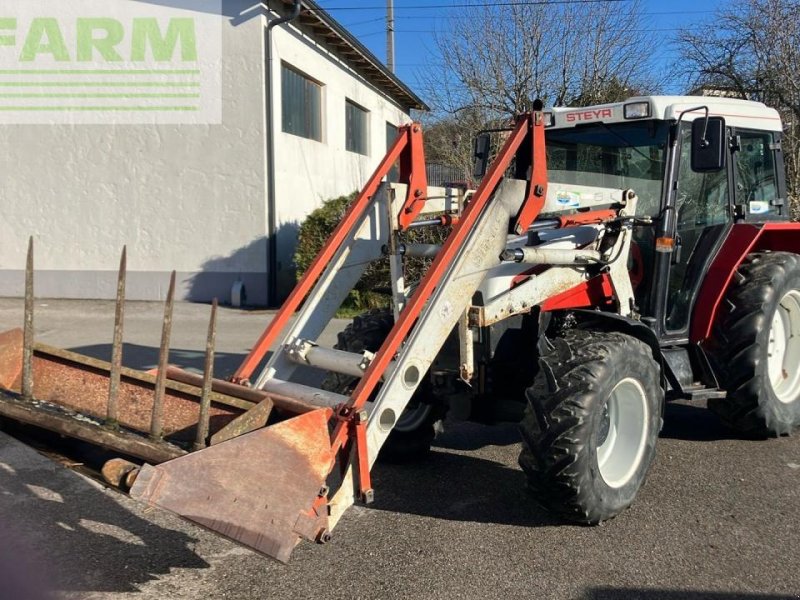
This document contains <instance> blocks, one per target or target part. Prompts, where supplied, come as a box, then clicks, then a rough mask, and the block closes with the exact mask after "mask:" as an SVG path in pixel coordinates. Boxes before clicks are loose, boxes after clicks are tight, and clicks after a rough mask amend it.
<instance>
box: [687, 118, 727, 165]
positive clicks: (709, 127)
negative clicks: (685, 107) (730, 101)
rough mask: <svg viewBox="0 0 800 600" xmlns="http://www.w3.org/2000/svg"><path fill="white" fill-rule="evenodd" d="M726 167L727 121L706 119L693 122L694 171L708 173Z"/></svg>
mask: <svg viewBox="0 0 800 600" xmlns="http://www.w3.org/2000/svg"><path fill="white" fill-rule="evenodd" d="M723 167H725V119H723V118H722V117H706V118H705V119H695V120H694V121H693V122H692V171H696V172H698V173H707V172H710V171H719V170H720V169H722V168H723Z"/></svg>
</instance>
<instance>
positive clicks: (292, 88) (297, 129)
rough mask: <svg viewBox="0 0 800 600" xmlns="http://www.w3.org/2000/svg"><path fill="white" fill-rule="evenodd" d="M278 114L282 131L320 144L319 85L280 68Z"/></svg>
mask: <svg viewBox="0 0 800 600" xmlns="http://www.w3.org/2000/svg"><path fill="white" fill-rule="evenodd" d="M281 113H282V116H283V131H285V132H286V133H291V134H294V135H299V136H300V137H304V138H308V139H310V140H317V141H318V142H321V141H322V85H321V84H320V83H318V82H316V81H314V80H313V79H310V78H308V77H306V76H305V75H303V74H302V73H300V72H299V71H296V70H295V69H293V68H292V67H290V66H289V65H287V64H285V63H283V64H282V65H281Z"/></svg>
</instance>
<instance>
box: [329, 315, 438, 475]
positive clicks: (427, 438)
mask: <svg viewBox="0 0 800 600" xmlns="http://www.w3.org/2000/svg"><path fill="white" fill-rule="evenodd" d="M393 325H394V317H393V315H392V313H391V311H389V310H387V309H382V308H376V309H372V310H370V311H368V312H366V313H364V314H362V315H359V316H357V317H356V318H355V319H353V322H352V323H351V324H350V325H348V326H347V327H346V328H345V330H344V331H342V332H340V333H339V336H338V342H337V343H336V345H335V346H334V348H336V349H338V350H346V351H348V352H355V353H361V352H364V351H365V350H366V351H369V352H376V351H377V350H378V349H379V348H380V347H381V344H382V343H383V340H385V339H386V336H387V335H389V332H390V331H391V330H392V326H393ZM357 383H358V379H357V378H355V377H352V376H350V375H342V374H340V373H329V374H328V376H327V377H326V378H325V381H323V383H322V387H323V389H326V390H329V391H332V392H336V393H339V394H346V395H349V394H350V393H351V392H352V391H353V389H354V388H355V386H356V384H357ZM426 400H427V401H428V402H426ZM430 400H431V394H430V391H429V390H428V389H427V385H426V383H422V384H420V387H419V388H418V389H417V391H416V393H415V394H414V396H413V397H412V398H411V401H410V402H409V403H408V405H407V406H406V409H405V410H404V411H403V413H402V414H401V415H400V418H399V419H397V423H395V425H394V427H393V428H392V432H391V433H390V434H389V437H388V438H387V439H386V441H385V442H384V444H383V447H382V448H381V451H380V454H379V455H378V456H379V458H380V459H381V460H383V461H385V462H395V463H402V462H409V461H414V460H419V459H422V458H424V457H425V456H427V454H428V453H429V452H430V449H431V443H432V442H433V440H434V438H435V437H436V434H437V433H438V432H439V431H440V430H441V427H442V426H441V421H442V418H443V416H444V411H443V410H442V406H441V405H440V404H436V403H430Z"/></svg>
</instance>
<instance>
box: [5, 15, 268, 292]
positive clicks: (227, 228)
mask: <svg viewBox="0 0 800 600" xmlns="http://www.w3.org/2000/svg"><path fill="white" fill-rule="evenodd" d="M113 1H114V2H127V1H128V0H113ZM251 4H252V3H251V2H248V1H246V0H233V1H228V0H226V1H225V3H224V7H225V12H226V13H227V15H234V14H238V13H239V11H240V10H243V9H244V8H246V7H248V6H250V5H251ZM227 15H226V16H220V17H219V18H220V19H221V20H222V44H223V45H222V56H223V65H222V67H223V68H222V95H223V106H222V109H223V113H222V120H223V122H222V124H221V125H208V126H205V125H152V124H150V125H127V126H121V125H72V126H63V125H60V126H59V125H16V126H4V127H3V135H2V136H0V157H2V171H3V176H2V190H1V191H0V198H1V200H0V201H1V202H2V210H1V211H0V295H4V296H16V295H20V294H21V293H22V289H23V276H22V271H21V269H23V268H24V264H25V249H26V246H27V238H28V236H29V235H33V236H34V238H35V244H36V270H37V278H36V293H37V295H38V296H40V297H67V298H86V297H91V298H103V297H113V295H114V293H115V292H114V289H115V278H116V268H117V265H118V261H119V253H120V250H121V248H122V246H123V245H124V244H127V246H128V268H129V274H128V297H129V298H131V299H158V298H163V297H164V293H165V289H166V286H167V282H168V277H169V272H170V271H171V270H173V269H175V270H177V271H178V274H179V278H178V279H179V293H180V295H181V296H182V297H184V298H190V299H195V298H196V299H206V298H207V297H208V296H209V295H210V294H211V293H215V294H220V293H225V294H227V291H225V290H230V286H231V284H232V282H233V281H234V280H235V279H236V278H237V277H238V276H240V275H241V276H242V277H243V278H244V279H245V280H247V281H248V284H249V285H248V287H250V288H251V289H252V290H253V292H254V295H256V296H261V297H263V296H264V294H265V292H266V290H265V288H266V284H265V282H264V278H263V273H264V270H265V268H266V267H265V265H266V244H265V242H264V239H263V236H264V231H265V222H266V215H265V210H264V181H265V167H264V156H265V154H264V104H263V102H264V98H263V94H261V93H259V89H260V86H261V85H263V81H264V65H263V59H262V46H263V35H262V31H263V21H262V17H261V16H260V15H258V14H255V16H254V18H250V19H243V20H242V21H241V22H239V23H237V24H236V25H233V24H232V23H231V20H230V17H228V16H227Z"/></svg>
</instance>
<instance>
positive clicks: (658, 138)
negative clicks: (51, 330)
mask: <svg viewBox="0 0 800 600" xmlns="http://www.w3.org/2000/svg"><path fill="white" fill-rule="evenodd" d="M781 134H782V126H781V119H780V116H779V114H778V113H777V111H775V110H773V109H770V108H767V107H766V106H764V105H763V104H760V103H757V102H750V101H744V100H736V99H729V98H718V97H713V98H712V97H677V96H676V97H671V96H648V97H635V98H630V99H628V100H626V101H624V102H617V103H613V104H604V105H600V106H593V107H584V108H562V107H559V108H552V109H547V110H546V109H545V108H544V107H543V105H542V104H541V103H540V102H538V101H537V102H536V103H534V106H533V110H532V111H531V112H529V113H526V114H523V115H520V116H518V117H517V118H516V119H514V120H513V123H512V124H511V126H509V127H507V128H505V127H502V128H495V129H494V130H492V131H490V132H484V133H481V134H480V135H479V136H478V138H477V139H476V143H475V158H476V161H475V176H476V177H477V178H479V179H480V184H479V185H478V186H477V189H474V190H470V189H466V188H465V187H464V186H459V185H453V186H448V187H446V188H432V187H429V186H428V184H427V180H426V176H425V159H424V151H423V141H422V128H421V126H420V125H419V124H417V123H410V124H408V125H405V126H403V127H401V128H400V130H399V135H398V137H397V139H396V141H395V142H394V144H392V145H391V147H390V149H389V150H388V152H387V154H386V156H385V157H384V158H383V160H381V162H380V164H379V165H378V167H377V168H376V170H375V172H374V173H373V175H372V176H371V177H370V179H369V180H368V181H367V183H366V185H365V186H364V188H363V189H362V191H361V192H360V193H359V195H358V196H357V197H356V198H355V200H354V201H353V203H352V204H351V205H350V207H349V209H348V211H347V213H346V214H345V215H344V217H343V218H342V220H341V222H340V223H339V225H338V227H337V228H336V230H335V231H334V232H333V234H332V235H331V237H330V238H329V240H328V241H327V242H326V244H325V245H324V247H323V248H322V250H321V251H320V253H319V255H318V256H317V258H316V259H315V260H314V262H313V263H312V264H311V266H310V267H309V268H308V270H307V271H306V272H305V274H304V275H303V277H302V278H301V279H300V281H299V283H298V284H297V286H296V287H295V289H294V290H293V292H292V293H291V294H290V296H289V297H288V299H287V300H286V301H285V303H284V304H283V306H282V307H281V309H280V310H279V311H278V312H277V314H276V315H275V317H274V318H273V319H272V321H271V322H270V323H269V324H268V326H267V328H266V330H265V331H264V333H263V334H262V336H261V337H260V339H259V340H258V341H257V343H256V344H255V346H254V347H253V349H252V350H251V352H250V354H249V356H248V357H247V358H246V359H245V360H244V362H243V363H242V365H241V366H240V368H239V369H238V371H237V372H236V373H235V374H233V376H232V377H230V378H229V380H220V379H214V378H213V377H212V376H211V373H210V371H211V366H212V363H213V361H211V360H209V361H207V363H208V365H209V367H208V368H207V369H206V374H205V375H204V376H203V377H200V376H197V375H193V374H190V373H187V372H185V371H182V370H180V369H176V368H174V367H169V366H168V365H167V361H166V358H164V359H163V360H162V361H161V366H160V368H159V370H158V374H157V375H155V376H148V377H151V378H153V379H152V380H151V379H147V377H144V374H142V375H140V376H137V375H135V374H134V373H131V372H127V371H123V372H122V375H120V367H119V364H118V362H119V359H118V358H117V359H116V360H115V361H112V363H111V364H110V365H101V364H99V363H98V361H93V362H92V363H91V365H89V367H90V368H91V370H92V373H93V376H96V377H98V379H97V385H95V386H94V387H92V388H91V389H92V390H95V389H96V390H97V391H98V393H99V391H101V388H103V386H104V385H106V384H105V383H103V382H104V381H105V380H104V379H103V377H104V376H105V375H104V374H105V370H107V371H108V373H109V375H108V378H110V380H111V381H112V385H111V387H110V389H111V398H113V402H112V401H109V402H108V406H109V407H111V406H112V405H113V418H112V416H111V409H110V408H109V409H108V410H107V411H105V410H104V409H102V408H98V401H95V402H94V404H91V403H89V405H87V402H88V400H86V398H87V396H88V395H90V394H89V388H90V387H91V386H89V385H88V384H87V383H86V381H87V379H86V378H83V379H82V380H81V385H80V387H79V388H76V389H75V390H73V391H69V390H66V389H65V388H66V387H67V386H66V384H65V383H64V381H65V380H68V379H69V378H68V377H64V376H61V375H59V376H58V381H59V385H58V386H53V385H48V383H47V374H48V373H50V378H53V377H54V375H53V372H54V371H53V370H54V369H55V368H56V367H54V366H53V364H54V363H58V365H60V367H59V368H64V367H65V366H66V368H67V369H70V370H74V369H83V370H87V369H89V367H87V366H86V361H85V360H84V361H83V365H82V364H81V361H82V359H81V358H80V357H78V356H75V355H71V354H70V355H69V356H66V355H65V354H66V353H65V352H64V351H57V349H51V348H45V347H42V346H41V345H36V344H34V343H33V342H32V340H31V334H30V333H28V335H23V334H22V333H21V332H19V333H17V334H14V332H10V333H8V334H2V335H3V336H5V337H4V340H5V342H6V348H5V350H3V349H2V348H0V357H2V356H5V357H11V358H10V359H9V358H5V359H4V360H2V361H0V364H2V365H4V371H5V372H0V383H3V385H4V386H5V387H6V388H7V391H6V392H5V393H4V394H3V395H0V414H5V415H6V416H9V415H11V416H12V417H13V418H17V419H19V420H22V421H26V422H33V423H36V424H38V425H40V426H45V427H48V428H51V429H55V430H57V431H59V432H61V433H63V434H65V435H73V436H75V437H81V439H94V440H95V443H98V444H100V445H103V446H105V447H107V448H111V449H116V450H118V451H120V452H121V453H124V454H125V455H126V456H133V457H138V458H139V459H140V461H139V462H130V461H127V460H124V461H119V460H114V461H110V462H109V463H108V464H107V468H104V474H106V476H107V478H108V479H109V481H111V482H113V483H115V484H118V485H120V487H123V488H124V489H127V490H129V491H130V493H131V495H132V496H133V497H135V498H138V499H140V500H142V501H144V502H147V503H149V504H151V505H155V506H160V507H162V508H165V509H168V510H171V511H173V512H175V513H177V514H179V515H182V516H184V517H186V518H188V519H191V520H193V521H195V522H197V523H200V524H202V525H204V526H206V527H208V528H211V529H213V530H215V531H217V532H219V533H221V534H222V535H225V536H228V537H230V538H232V539H235V540H237V541H239V542H241V543H243V544H246V545H248V546H250V547H252V548H255V549H257V550H259V551H261V552H263V553H265V554H268V555H270V556H273V557H275V558H278V559H279V560H282V561H286V560H288V558H289V555H290V553H291V551H292V549H293V548H294V546H295V545H296V544H297V543H298V542H299V540H300V539H309V540H314V541H317V542H323V543H324V542H326V541H328V540H329V539H330V537H331V531H332V529H333V527H334V526H335V525H336V523H337V521H338V520H339V518H340V517H341V515H342V514H343V512H344V511H345V510H346V509H347V508H348V507H349V506H350V505H352V504H353V503H354V502H357V501H360V502H364V503H370V502H371V501H372V500H373V498H374V494H375V493H380V490H378V491H377V492H376V491H375V490H374V489H373V487H372V483H371V476H370V470H371V468H372V466H373V464H374V462H375V461H376V460H377V459H378V458H382V459H385V460H393V461H398V460H411V459H424V457H425V455H426V454H427V453H428V451H429V450H430V447H431V443H432V442H433V440H434V438H435V436H436V435H437V432H438V431H439V430H440V429H441V427H442V424H443V423H444V426H445V427H446V426H447V425H448V423H452V422H454V421H459V420H473V421H478V422H482V423H488V424H491V423H496V422H507V421H515V422H519V424H520V425H519V426H520V431H521V441H522V449H521V454H520V458H519V463H520V466H521V467H522V469H523V471H524V472H525V474H526V476H527V484H528V487H529V489H530V491H531V492H532V496H533V498H534V499H535V500H536V501H537V502H538V503H540V504H542V505H543V506H545V507H546V508H548V509H550V510H551V511H554V512H555V513H556V514H558V515H559V516H560V517H562V518H564V519H566V520H570V521H575V522H578V523H583V524H596V523H599V522H601V521H604V520H607V519H610V518H613V517H615V516H616V515H618V514H620V513H621V512H622V511H623V510H624V509H625V508H627V507H628V506H629V505H630V504H631V503H632V502H633V500H634V498H635V497H636V494H637V492H638V491H639V490H640V488H641V487H642V485H643V484H644V482H645V478H646V476H647V473H648V470H649V469H650V466H651V464H652V462H653V460H654V457H655V453H656V444H657V440H658V435H659V431H660V430H661V427H662V424H663V415H664V404H665V402H666V401H670V400H675V399H691V400H705V401H707V403H708V407H709V409H710V410H712V411H713V412H714V413H715V414H717V415H718V416H719V417H720V419H722V421H723V422H724V423H725V425H726V426H728V427H730V428H731V429H732V430H734V431H736V432H737V433H738V434H740V435H744V436H748V437H758V438H766V437H770V436H779V435H785V434H789V433H790V432H791V431H792V430H793V428H795V427H796V426H797V425H798V424H800V368H798V365H799V364H800V225H798V224H796V223H792V222H790V218H789V204H788V199H787V191H786V183H785V178H784V164H783V155H782V152H781ZM495 142H496V143H495ZM395 168H397V173H398V177H397V180H398V181H397V182H396V183H395V182H391V181H389V179H391V177H390V173H391V172H393V169H395ZM421 231H422V232H430V231H436V232H438V238H439V239H440V240H442V241H441V243H430V242H429V241H427V242H425V243H423V242H421V241H420V240H421V239H425V240H429V239H430V236H429V237H427V238H426V237H425V236H421V235H420V232H421ZM434 237H435V236H434ZM376 263H382V264H387V263H388V270H389V273H390V282H389V286H388V287H387V289H386V290H385V292H386V296H387V302H386V308H383V309H373V310H371V311H369V312H367V313H365V314H363V315H361V316H358V317H356V318H355V319H354V320H353V322H352V323H351V324H350V325H348V326H347V328H346V329H344V331H342V332H341V333H339V335H338V343H337V344H336V345H335V346H334V347H332V348H326V347H324V346H322V345H320V344H318V343H317V341H316V340H317V339H318V337H319V336H320V334H321V333H322V331H323V330H324V329H325V328H326V327H327V326H328V325H329V323H330V321H331V319H333V318H334V316H335V315H336V312H337V310H338V308H339V307H340V306H341V304H342V302H343V301H344V300H345V298H346V297H347V294H348V293H349V291H350V290H351V289H352V288H353V287H354V286H355V285H356V284H357V282H358V281H359V279H360V278H361V277H362V275H363V274H364V272H365V270H366V269H367V268H368V266H369V265H372V264H376ZM411 265H414V268H413V269H411V268H410V266H411ZM121 281H122V279H121ZM121 287H124V285H121ZM31 294H32V293H31ZM31 305H32V303H31ZM118 307H119V303H118ZM31 310H32V309H31ZM28 312H30V311H28ZM28 312H26V324H28V321H29V319H30V321H31V322H32V315H30V317H29V315H28ZM27 330H28V331H29V328H28V329H27ZM165 333H166V328H165ZM211 333H213V328H212V331H210V336H209V352H211V354H212V356H213V344H212V343H211V342H212V340H213V335H211ZM9 340H11V341H13V342H14V344H16V346H14V347H15V348H17V350H18V352H17V353H14V352H11V351H10V350H9V349H8V348H9V345H12V346H13V345H14V344H12V343H11V342H10V341H9ZM115 347H116V336H115ZM270 351H272V352H271V354H270ZM53 357H55V358H53ZM67 362H69V364H67ZM45 363H46V364H45ZM9 365H10V366H9ZM11 367H13V368H11ZM37 373H38V374H39V376H40V380H41V381H40V382H38V383H37ZM115 373H116V374H115ZM121 376H122V383H120V377H121ZM312 376H316V377H317V379H316V381H317V382H318V383H316V384H313V385H312V384H311V383H309V382H310V381H313V380H314V377H312ZM137 377H138V379H137ZM73 379H74V378H73ZM115 380H116V382H117V383H116V385H117V388H118V389H117V392H116V394H117V395H114V394H115V392H114V391H113V390H114V385H113V382H114V381H115ZM147 385H152V386H154V387H155V391H154V400H152V402H150V401H149V400H147V399H146V398H145V397H146V395H147V394H146V393H145V392H143V391H142V389H143V388H144V387H146V386H147ZM120 386H121V387H120ZM125 386H128V387H136V386H138V387H136V389H135V390H134V389H131V390H128V389H127V388H125ZM122 388H125V390H127V391H125V390H123V392H124V393H123V392H120V391H119V390H120V389H122ZM190 388H191V389H190ZM37 390H41V392H37ZM165 390H166V392H165ZM192 390H194V391H196V392H198V393H200V392H202V393H201V394H200V395H201V398H200V399H199V400H197V399H194V400H193V399H192V398H191V391H192ZM165 393H166V399H165ZM214 394H216V396H215V395H214ZM42 395H44V396H45V397H42ZM36 399H39V400H43V401H45V402H46V403H47V405H48V407H50V408H51V409H52V407H53V406H66V407H68V409H69V410H70V411H73V412H75V413H77V414H79V415H85V414H87V413H88V414H91V415H93V418H95V419H96V420H97V424H96V426H95V433H92V432H91V431H89V429H91V428H90V427H89V425H86V424H85V423H84V424H83V426H84V428H87V427H89V429H86V431H83V430H81V432H79V433H76V431H77V429H76V426H74V424H73V425H72V426H71V428H70V427H68V425H69V423H66V424H59V423H55V421H54V417H53V416H52V415H50V416H49V417H48V418H49V419H50V420H49V421H47V423H45V422H44V419H43V417H41V416H39V417H36V419H38V421H37V420H36V419H35V418H34V416H32V415H34V413H36V411H35V410H33V409H32V408H31V402H32V401H36ZM148 402H150V403H148ZM81 403H83V404H81ZM193 403H195V404H199V413H198V414H199V418H198V420H197V423H196V424H192V419H193V418H192V416H191V415H192V410H195V409H194V408H192V407H193V406H194V404H193ZM165 406H167V411H168V412H167V417H166V418H165V416H164V414H163V411H164V410H165ZM26 407H27V408H26ZM126 407H127V408H126ZM131 407H133V408H137V410H135V411H134V410H133V408H131ZM170 407H172V408H170ZM12 409H13V410H12ZM125 410H127V411H128V412H127V413H125ZM169 410H173V411H174V415H176V416H175V418H173V419H170V418H168V417H169ZM26 411H27V412H26ZM12 413H13V414H12ZM151 413H152V419H151V421H150V423H149V424H150V428H149V437H147V438H146V439H144V438H145V436H142V435H141V433H142V430H143V429H144V430H145V432H147V425H148V423H147V420H148V418H150V417H149V415H150V414H151ZM209 414H211V415H212V417H213V418H211V419H210V417H209ZM14 415H16V416H14ZM143 415H144V416H143ZM178 417H180V418H178ZM209 419H210V420H209ZM173 421H174V422H173ZM187 435H188V437H187ZM136 436H139V437H136ZM134 438H135V439H134ZM191 442H193V444H192V443H191ZM142 461H144V464H142Z"/></svg>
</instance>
